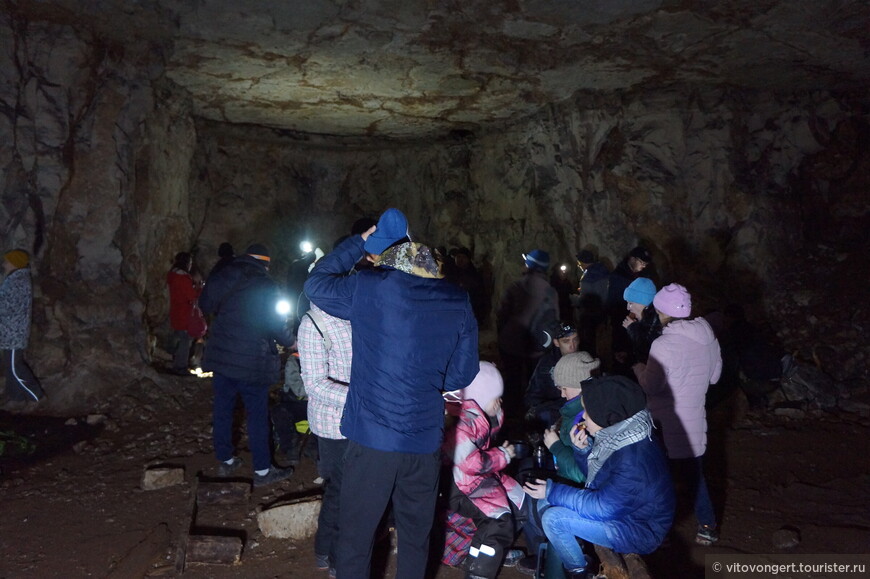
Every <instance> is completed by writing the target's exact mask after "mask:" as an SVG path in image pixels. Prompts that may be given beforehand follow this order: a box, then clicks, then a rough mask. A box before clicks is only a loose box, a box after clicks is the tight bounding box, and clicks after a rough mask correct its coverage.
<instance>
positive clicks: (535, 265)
mask: <svg viewBox="0 0 870 579" xmlns="http://www.w3.org/2000/svg"><path fill="white" fill-rule="evenodd" d="M523 259H524V260H526V267H528V268H529V269H540V270H543V271H547V268H548V267H550V254H549V253H547V252H546V251H544V250H543V249H533V250H532V251H530V252H528V253H524V254H523Z"/></svg>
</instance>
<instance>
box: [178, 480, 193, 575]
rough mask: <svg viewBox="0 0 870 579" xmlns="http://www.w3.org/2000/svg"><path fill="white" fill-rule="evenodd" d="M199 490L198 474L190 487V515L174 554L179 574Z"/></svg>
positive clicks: (182, 564) (182, 568) (184, 556)
mask: <svg viewBox="0 0 870 579" xmlns="http://www.w3.org/2000/svg"><path fill="white" fill-rule="evenodd" d="M198 492H199V476H197V477H196V478H194V479H193V488H192V489H190V517H189V518H188V520H187V526H186V527H185V528H184V529H182V532H181V538H180V540H179V541H178V553H177V554H176V556H175V571H176V573H178V574H179V575H181V574H182V573H184V566H185V564H186V563H185V562H186V560H187V546H188V541H189V539H190V530H191V529H192V528H193V523H194V521H196V495H197V493H198Z"/></svg>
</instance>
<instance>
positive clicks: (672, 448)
mask: <svg viewBox="0 0 870 579" xmlns="http://www.w3.org/2000/svg"><path fill="white" fill-rule="evenodd" d="M653 305H654V306H655V309H656V312H657V313H658V316H659V319H660V320H661V322H662V327H663V329H662V335H661V336H660V337H658V338H656V340H655V341H654V342H653V343H652V347H651V348H650V352H649V360H648V361H647V363H646V364H635V366H634V371H635V374H636V375H637V379H638V381H639V382H640V385H641V386H642V387H643V389H644V391H645V392H646V395H647V405H648V407H649V410H650V412H651V413H652V416H653V419H654V420H655V421H656V422H657V423H659V425H660V427H661V433H662V436H663V439H664V443H665V449H666V450H667V453H668V459H669V460H670V463H671V472H672V474H673V476H674V480H675V481H683V483H684V484H685V485H686V486H687V487H688V491H689V493H690V496H691V495H694V497H695V516H696V517H697V519H698V533H697V535H696V537H695V540H696V542H697V543H699V544H701V545H710V544H712V543H713V542H715V541H716V540H717V539H718V532H717V530H716V515H715V513H714V512H713V503H712V502H711V500H710V494H709V492H708V490H707V483H706V481H705V480H704V471H703V457H704V453H705V452H706V450H707V412H706V409H705V407H704V403H705V399H706V396H707V388H708V387H709V386H710V384H711V383H715V382H717V381H718V380H719V374H720V372H721V371H722V356H721V354H720V352H719V342H718V341H717V340H716V336H715V335H714V334H713V329H712V328H711V327H710V324H708V323H707V321H706V320H705V319H704V318H695V319H689V316H691V314H692V296H691V295H689V292H688V291H686V288H685V287H683V286H681V285H679V284H675V283H672V284H670V285H668V286H665V287H663V288H662V289H661V290H660V291H659V292H658V293H656V295H655V298H653Z"/></svg>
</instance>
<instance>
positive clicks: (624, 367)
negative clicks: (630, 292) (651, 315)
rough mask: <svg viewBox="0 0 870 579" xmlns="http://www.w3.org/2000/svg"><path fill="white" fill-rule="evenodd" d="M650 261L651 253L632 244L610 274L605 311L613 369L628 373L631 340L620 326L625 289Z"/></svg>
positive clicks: (629, 369) (622, 317)
mask: <svg viewBox="0 0 870 579" xmlns="http://www.w3.org/2000/svg"><path fill="white" fill-rule="evenodd" d="M650 263H652V256H651V255H650V253H649V251H647V250H646V249H645V248H643V247H635V248H634V249H632V250H631V251H630V252H629V254H628V255H627V256H625V258H624V259H623V260H622V261H621V262H619V265H617V266H616V268H614V270H613V273H611V274H610V278H609V281H608V288H607V315H608V319H609V322H610V333H609V335H610V352H611V354H612V357H611V359H610V360H609V362H610V365H609V366H606V367H607V368H608V370H610V371H612V372H613V373H618V374H624V375H626V376H631V365H630V364H629V356H630V353H631V351H632V349H633V346H632V343H631V340H630V339H629V337H628V334H626V332H625V331H623V329H622V320H623V319H624V318H625V308H626V302H625V297H624V294H625V289H626V288H627V287H628V286H629V285H630V284H631V282H633V281H634V280H636V279H637V278H639V277H640V275H641V272H643V270H645V269H646V268H647V267H648V266H649V264H650Z"/></svg>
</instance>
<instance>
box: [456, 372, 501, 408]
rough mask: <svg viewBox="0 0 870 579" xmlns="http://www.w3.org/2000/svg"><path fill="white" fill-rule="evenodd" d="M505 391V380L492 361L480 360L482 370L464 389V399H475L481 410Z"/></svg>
mask: <svg viewBox="0 0 870 579" xmlns="http://www.w3.org/2000/svg"><path fill="white" fill-rule="evenodd" d="M503 393H504V380H503V379H502V377H501V374H500V373H499V371H498V368H496V367H495V364H493V363H492V362H480V370H479V371H478V372H477V376H475V377H474V380H472V381H471V384H469V385H468V386H466V387H465V388H463V389H462V399H463V400H474V401H475V402H477V404H478V405H479V406H480V408H481V410H486V407H487V406H489V404H490V402H492V401H493V400H495V399H496V398H499V397H500V396H501V395H502V394H503Z"/></svg>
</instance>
